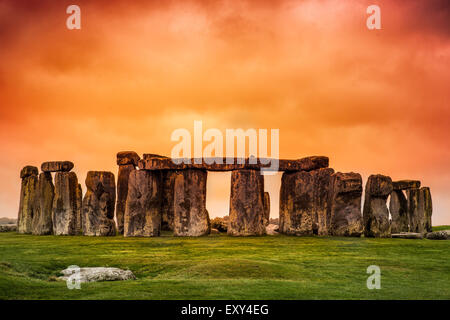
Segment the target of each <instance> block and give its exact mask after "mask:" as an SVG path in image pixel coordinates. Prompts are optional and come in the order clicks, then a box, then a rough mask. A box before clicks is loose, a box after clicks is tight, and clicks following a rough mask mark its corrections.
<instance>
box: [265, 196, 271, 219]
mask: <svg viewBox="0 0 450 320" xmlns="http://www.w3.org/2000/svg"><path fill="white" fill-rule="evenodd" d="M269 220H270V194H269V193H268V192H264V225H265V226H267V225H268V224H269Z"/></svg>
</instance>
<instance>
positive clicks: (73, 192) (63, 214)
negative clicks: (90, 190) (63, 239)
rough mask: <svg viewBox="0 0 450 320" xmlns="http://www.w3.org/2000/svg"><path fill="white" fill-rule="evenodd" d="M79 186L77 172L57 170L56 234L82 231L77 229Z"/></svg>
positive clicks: (54, 229)
mask: <svg viewBox="0 0 450 320" xmlns="http://www.w3.org/2000/svg"><path fill="white" fill-rule="evenodd" d="M77 188H78V179H77V175H76V174H75V172H56V174H55V196H54V198H53V207H52V222H53V233H54V234H55V235H76V234H78V233H79V232H80V230H78V229H77V226H78V223H77V215H78V213H77V212H78V205H77Z"/></svg>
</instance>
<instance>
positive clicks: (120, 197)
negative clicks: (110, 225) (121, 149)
mask: <svg viewBox="0 0 450 320" xmlns="http://www.w3.org/2000/svg"><path fill="white" fill-rule="evenodd" d="M134 171H136V168H135V166H134V164H125V165H120V166H119V173H118V176H117V205H116V220H117V230H118V232H119V233H120V234H123V224H124V215H125V207H126V201H127V195H128V184H129V176H130V173H131V172H134Z"/></svg>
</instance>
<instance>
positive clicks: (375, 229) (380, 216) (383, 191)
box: [363, 174, 392, 238]
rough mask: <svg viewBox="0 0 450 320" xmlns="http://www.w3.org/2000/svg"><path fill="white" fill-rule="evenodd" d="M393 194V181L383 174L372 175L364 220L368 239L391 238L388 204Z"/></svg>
mask: <svg viewBox="0 0 450 320" xmlns="http://www.w3.org/2000/svg"><path fill="white" fill-rule="evenodd" d="M391 192H392V180H391V178H390V177H388V176H383V175H381V174H377V175H371V176H370V177H369V179H368V180H367V184H366V192H365V199H364V209H363V219H364V235H365V236H366V237H377V238H390V237H391V225H390V222H389V210H388V207H387V204H386V201H387V198H388V196H389V194H391Z"/></svg>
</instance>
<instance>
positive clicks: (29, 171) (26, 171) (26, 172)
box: [20, 166, 39, 179]
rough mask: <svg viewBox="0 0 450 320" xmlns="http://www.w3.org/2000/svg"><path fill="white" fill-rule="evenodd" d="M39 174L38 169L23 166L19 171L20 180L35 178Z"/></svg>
mask: <svg viewBox="0 0 450 320" xmlns="http://www.w3.org/2000/svg"><path fill="white" fill-rule="evenodd" d="M38 173H39V171H38V168H36V167H33V166H25V167H23V169H22V170H21V171H20V179H23V178H26V177H29V176H37V175H38Z"/></svg>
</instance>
